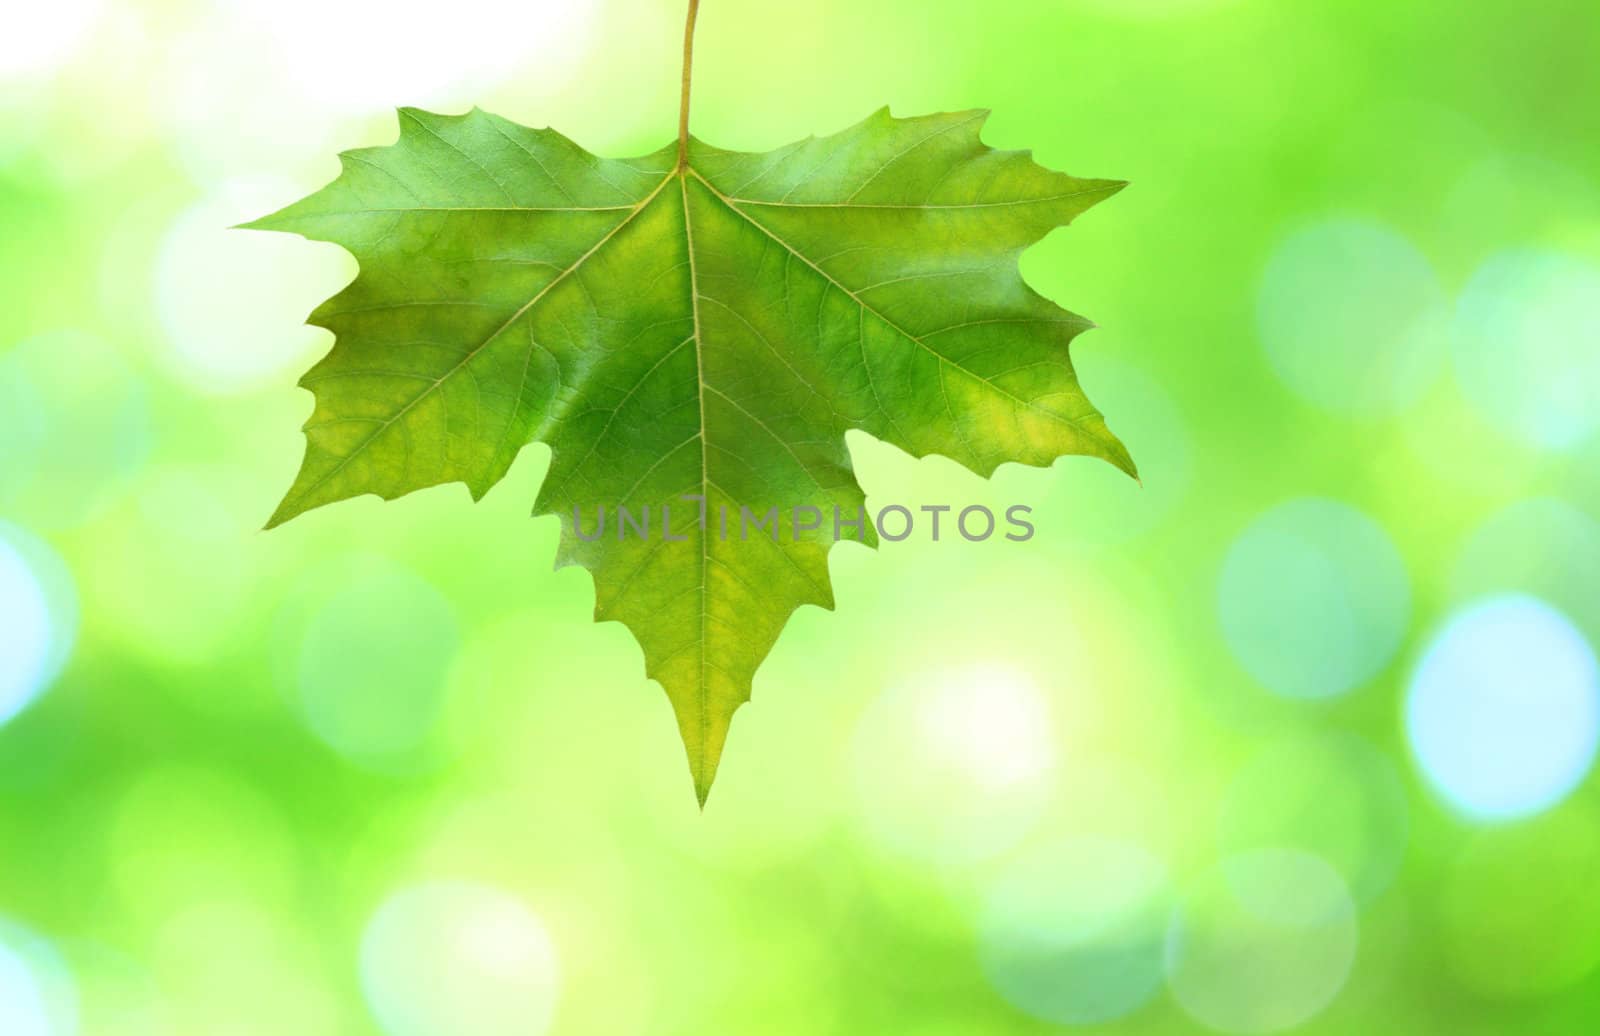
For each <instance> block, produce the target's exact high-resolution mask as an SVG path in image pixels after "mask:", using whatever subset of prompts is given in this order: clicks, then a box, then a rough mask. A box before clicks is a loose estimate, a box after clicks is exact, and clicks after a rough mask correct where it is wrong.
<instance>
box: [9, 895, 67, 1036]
mask: <svg viewBox="0 0 1600 1036" xmlns="http://www.w3.org/2000/svg"><path fill="white" fill-rule="evenodd" d="M77 1031H78V998H77V990H76V988H75V987H74V985H73V981H72V976H71V975H70V974H69V973H68V972H67V967H66V964H65V962H63V961H62V959H61V955H60V954H59V953H58V952H56V949H55V947H54V946H52V945H51V944H50V943H49V942H47V941H46V940H44V939H43V938H41V937H40V936H38V935H36V934H34V933H33V932H31V931H29V930H27V929H26V928H22V927H20V926H18V925H15V924H12V923H11V922H9V921H5V920H3V919H0V1033H4V1034H5V1036H74V1034H75V1033H76V1032H77Z"/></svg>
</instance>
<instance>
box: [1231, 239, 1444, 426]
mask: <svg viewBox="0 0 1600 1036" xmlns="http://www.w3.org/2000/svg"><path fill="white" fill-rule="evenodd" d="M1256 325H1257V329H1258V331H1259V333H1260V335H1261V342H1262V345H1263V346H1264V347H1265V349H1266V353H1267V358H1268V359H1269V360H1270V361H1271V362H1272V366H1273V368H1274V369H1275V370H1276V371H1277V373H1278V375H1279V377H1281V378H1282V379H1283V381H1284V383H1285V384H1287V385H1288V386H1289V387H1290V388H1291V389H1293V390H1294V391H1295V392H1296V393H1297V394H1298V395H1300V396H1301V397H1303V398H1305V399H1308V400H1310V401H1311V402H1313V403H1316V404H1318V405H1320V406H1322V407H1325V408H1327V409H1329V410H1335V411H1339V412H1342V413H1349V414H1352V415H1356V416H1371V417H1376V416H1383V415H1387V414H1392V413H1395V412H1396V411H1399V410H1401V409H1403V408H1405V407H1407V406H1409V405H1410V404H1412V403H1414V402H1416V400H1417V399H1418V398H1419V397H1420V396H1421V394H1422V393H1423V392H1424V391H1425V390H1426V389H1427V387H1428V386H1429V385H1430V384H1431V383H1432V382H1433V380H1434V379H1435V377H1436V376H1437V375H1438V373H1439V370H1440V368H1441V366H1442V365H1443V360H1444V356H1445V352H1446V345H1447V342H1448V337H1449V328H1450V307H1449V303H1448V301H1447V300H1446V298H1445V294H1444V290H1443V289H1442V288H1441V287H1440V285H1439V280H1438V277H1437V276H1436V275H1435V273H1434V270H1433V267H1432V266H1431V265H1430V264H1429V262H1428V260H1427V258H1426V257H1424V256H1423V255H1422V253H1421V252H1419V251H1418V250H1417V249H1416V247H1415V246H1413V245H1412V244H1411V243H1410V242H1409V241H1407V240H1406V239H1405V238H1404V237H1402V236H1401V235H1400V234H1398V233H1397V232H1395V231H1394V230H1392V229H1390V228H1389V227H1386V226H1384V225H1383V224H1381V223H1377V222H1374V221H1372V220H1367V219H1355V218H1345V217H1335V218H1331V219H1326V220H1323V221H1321V222H1318V223H1315V224H1312V225H1310V226H1307V227H1304V228H1302V229H1300V230H1298V231H1296V232H1294V233H1293V234H1291V235H1290V236H1289V237H1287V238H1286V239H1285V240H1284V241H1283V242H1282V243H1281V244H1280V245H1279V246H1278V248H1277V251H1276V252H1275V253H1274V254H1273V256H1272V258H1271V259H1270V260H1269V261H1268V263H1267V267H1266V270H1265V271H1264V273H1263V274H1262V278H1261V289H1260V295H1259V297H1258V299H1257V303H1256Z"/></svg>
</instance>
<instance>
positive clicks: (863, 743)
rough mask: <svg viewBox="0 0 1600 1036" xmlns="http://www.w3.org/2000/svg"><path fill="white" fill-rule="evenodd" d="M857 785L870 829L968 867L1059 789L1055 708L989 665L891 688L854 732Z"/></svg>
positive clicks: (908, 848) (1017, 677) (921, 853)
mask: <svg viewBox="0 0 1600 1036" xmlns="http://www.w3.org/2000/svg"><path fill="white" fill-rule="evenodd" d="M854 749H855V751H854V756H855V764H856V767H855V769H856V787H857V791H858V795H859V800H860V803H861V807H862V810H863V812H864V814H865V818H866V820H867V821H868V823H869V824H870V826H871V831H872V834H873V835H874V836H875V837H877V838H879V839H881V840H882V841H883V842H885V843H886V844H888V845H889V846H890V847H891V848H893V849H894V850H896V851H897V852H900V853H903V854H905V855H908V856H912V857H916V858H920V859H927V860H932V861H935V862H942V863H962V862H970V861H972V860H975V859H980V858H982V857H985V856H988V855H990V854H992V853H994V852H998V851H1000V850H1002V849H1004V848H1006V847H1007V846H1009V845H1011V844H1013V843H1014V842H1015V841H1016V840H1017V839H1018V838H1020V837H1021V836H1022V835H1023V834H1024V833H1026V831H1027V830H1028V828H1029V827H1031V826H1032V824H1033V822H1034V820H1035V819H1036V818H1037V816H1038V813H1039V811H1040V810H1041V809H1042V807H1043V805H1044V802H1045V800H1046V799H1047V798H1048V796H1049V795H1050V793H1051V792H1052V790H1053V782H1052V780H1051V778H1052V777H1053V775H1054V772H1055V766H1056V749H1055V742H1054V739H1053V735H1052V733H1051V723H1050V714H1049V709H1048V707H1047V705H1046V703H1045V700H1044V697H1043V695H1041V694H1040V693H1039V689H1038V688H1037V687H1036V686H1035V685H1034V684H1033V682H1032V681H1031V680H1029V679H1028V678H1027V677H1025V676H1023V675H1022V674H1020V673H1017V672H1013V671H1011V670H1008V669H1004V668H999V667H993V666H974V667H971V668H967V669H957V670H947V671H942V672H936V673H934V674H931V675H930V676H929V677H927V678H926V680H925V681H918V682H910V683H906V684H902V685H900V686H898V687H895V688H892V689H891V690H889V691H888V692H887V693H885V694H884V695H883V696H882V697H880V698H879V699H878V700H877V701H875V702H874V703H873V704H872V705H871V706H870V707H869V708H868V710H867V713H866V714H865V715H864V716H863V717H862V720H861V725H860V727H859V728H858V729H857V731H856V738H855V745H854Z"/></svg>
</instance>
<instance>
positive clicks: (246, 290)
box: [155, 188, 352, 393]
mask: <svg viewBox="0 0 1600 1036" xmlns="http://www.w3.org/2000/svg"><path fill="white" fill-rule="evenodd" d="M285 193H286V192H283V191H270V190H269V191H263V190H255V189H248V188H238V189H235V190H234V191H232V192H230V193H229V194H227V195H225V196H223V197H221V198H218V199H214V200H212V201H207V202H202V203H200V204H198V205H196V206H194V207H193V208H191V209H189V210H188V211H187V212H185V213H184V214H183V215H182V216H180V217H179V218H178V220H177V221H176V222H175V223H174V224H173V225H172V228H171V229H170V230H169V231H168V232H167V236H166V239H165V241H163V243H162V246H161V252H160V254H159V255H158V256H157V258H156V267H155V278H156V283H155V289H156V304H157V309H158V312H159V314H160V317H161V323H162V327H163V329H164V330H165V331H166V335H167V340H166V343H165V344H166V346H167V350H166V352H165V353H164V354H163V356H162V359H163V360H165V361H166V362H167V365H168V366H169V368H170V369H171V370H172V372H173V373H174V374H175V375H176V376H178V377H179V378H181V379H182V380H183V381H184V382H186V383H187V384H189V385H191V386H193V387H194V388H197V389H200V390H202V391H206V392H216V393H230V392H240V391H245V390H248V389H251V388H254V387H256V386H258V385H261V384H263V383H266V382H269V381H274V380H278V379H280V378H281V377H282V375H283V374H284V372H286V371H288V370H289V369H291V368H293V367H297V366H307V365H309V362H310V358H311V357H312V356H313V355H315V354H316V353H317V352H319V351H326V349H327V347H328V343H329V341H330V338H329V335H328V332H326V331H323V330H320V329H318V328H314V327H309V326H307V325H306V324H305V322H304V321H305V316H306V314H307V313H309V312H310V311H311V310H312V309H313V308H315V307H316V305H317V303H318V302H320V301H321V300H322V299H325V298H327V297H328V296H329V295H331V294H333V293H334V292H335V291H337V290H338V289H339V287H340V286H342V285H343V284H344V283H345V282H346V281H348V280H349V279H350V275H351V271H352V263H351V260H350V258H349V256H347V255H345V254H343V253H342V252H340V251H338V250H337V249H334V248H332V247H331V246H311V245H308V244H307V243H306V242H304V241H300V240H298V239H295V238H293V237H291V236H290V235H287V234H261V233H254V232H251V231H244V230H232V229H229V228H230V227H231V226H232V225H234V224H236V223H239V222H241V221H243V220H246V219H250V218H253V217H256V216H260V215H262V214H264V213H266V212H269V211H271V209H272V208H273V207H274V206H273V204H272V203H270V202H268V201H266V200H265V199H266V198H267V197H268V196H269V195H277V196H280V197H281V196H285ZM287 193H290V194H292V192H287Z"/></svg>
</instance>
